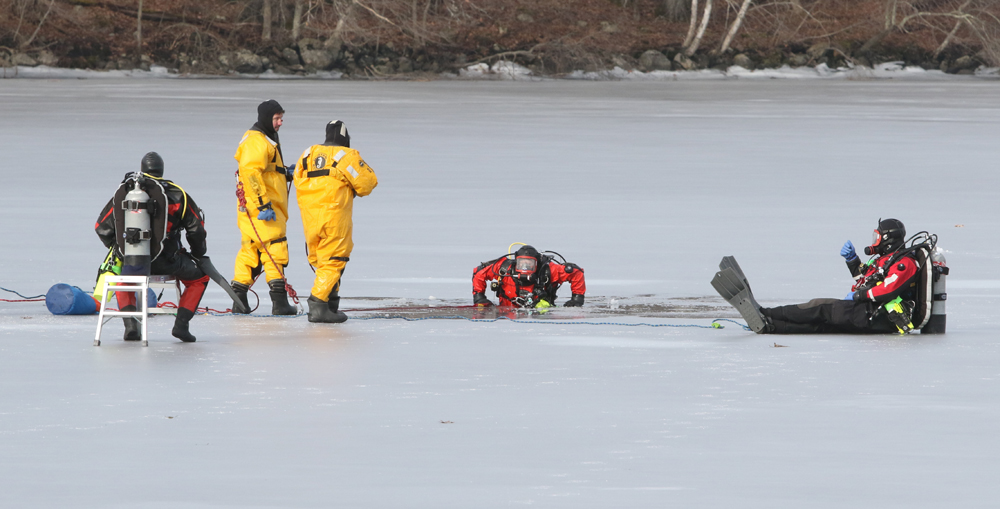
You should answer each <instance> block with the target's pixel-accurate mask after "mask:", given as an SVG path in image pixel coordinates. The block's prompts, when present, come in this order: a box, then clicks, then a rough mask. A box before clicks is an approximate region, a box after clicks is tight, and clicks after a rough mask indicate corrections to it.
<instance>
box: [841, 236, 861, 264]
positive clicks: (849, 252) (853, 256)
mask: <svg viewBox="0 0 1000 509" xmlns="http://www.w3.org/2000/svg"><path fill="white" fill-rule="evenodd" d="M840 256H843V257H844V259H845V260H847V261H852V260H857V259H858V253H857V251H855V250H854V244H852V243H851V241H849V240H848V241H847V242H844V247H842V248H840Z"/></svg>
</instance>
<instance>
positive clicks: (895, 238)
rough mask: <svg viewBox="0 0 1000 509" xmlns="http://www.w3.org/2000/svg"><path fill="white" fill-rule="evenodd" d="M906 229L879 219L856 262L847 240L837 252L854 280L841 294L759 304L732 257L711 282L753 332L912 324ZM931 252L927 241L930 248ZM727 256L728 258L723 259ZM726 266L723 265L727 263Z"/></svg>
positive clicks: (865, 330)
mask: <svg viewBox="0 0 1000 509" xmlns="http://www.w3.org/2000/svg"><path fill="white" fill-rule="evenodd" d="M905 238H906V228H905V227H904V226H903V223H902V221H900V220H898V219H885V220H880V221H879V223H878V227H877V228H875V231H874V232H873V234H872V244H871V245H870V246H867V247H865V250H864V251H865V254H866V255H870V256H872V258H871V259H869V260H868V261H867V262H865V263H861V260H860V259H859V258H858V254H857V252H856V251H855V249H854V244H853V243H851V241H847V242H845V243H844V246H843V247H842V248H841V250H840V255H841V256H843V257H844V260H845V261H846V262H847V267H848V269H850V271H851V275H852V276H854V279H855V284H854V286H853V287H852V288H851V293H850V294H849V295H848V297H847V298H845V299H813V300H811V301H809V302H806V303H804V304H792V305H787V306H778V307H773V308H764V307H760V306H759V305H758V304H757V303H756V301H755V300H754V298H753V294H752V293H751V292H750V286H749V283H747V281H746V277H745V276H744V275H743V271H742V270H741V269H740V268H739V265H738V264H736V262H735V259H732V258H731V257H726V258H724V259H723V263H722V265H720V268H721V269H722V270H721V271H720V272H718V273H717V274H716V276H715V278H714V279H713V280H712V286H714V287H715V289H716V291H718V292H719V294H720V295H722V297H723V298H724V299H726V300H727V301H729V302H730V304H732V305H733V306H734V307H736V309H737V310H739V312H740V314H741V315H743V318H744V319H745V320H747V325H748V326H749V327H750V328H752V329H753V330H754V332H756V333H758V334H815V333H840V334H878V333H891V332H896V331H899V332H900V333H905V332H909V331H910V330H911V329H912V328H913V324H912V323H911V321H910V319H911V312H912V310H913V308H914V301H915V299H916V293H917V288H916V287H917V277H918V272H919V264H918V262H917V258H916V251H917V249H921V248H924V247H926V245H925V244H916V245H912V246H909V247H906V240H905ZM930 250H931V251H933V246H931V248H930ZM727 260H729V261H728V262H727ZM727 266H728V268H727Z"/></svg>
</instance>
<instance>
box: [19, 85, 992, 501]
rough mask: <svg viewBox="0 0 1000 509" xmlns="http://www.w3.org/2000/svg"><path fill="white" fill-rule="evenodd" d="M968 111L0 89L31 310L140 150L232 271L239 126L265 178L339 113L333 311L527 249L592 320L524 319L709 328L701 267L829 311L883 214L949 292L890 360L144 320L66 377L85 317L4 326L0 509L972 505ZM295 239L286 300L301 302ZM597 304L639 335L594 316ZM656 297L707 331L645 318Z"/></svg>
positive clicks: (760, 349)
mask: <svg viewBox="0 0 1000 509" xmlns="http://www.w3.org/2000/svg"><path fill="white" fill-rule="evenodd" d="M995 88H996V84H995V82H993V81H984V80H977V79H974V78H964V79H963V78H955V79H944V80H923V81H911V80H906V81H898V80H864V79H857V80H812V81H808V82H805V81H798V80H770V81H760V80H718V81H711V80H709V81H698V82H692V81H676V82H674V81H658V82H648V81H631V82H607V81H604V82H589V81H576V82H566V81H536V82H475V81H473V82H469V81H461V82H458V81H449V82H431V83H389V82H374V83H360V82H345V81H322V82H319V81H294V82H293V81H282V82H261V81H247V80H241V81H227V80H209V81H200V80H135V79H106V80H99V81H92V80H6V81H0V101H3V104H4V122H3V124H2V126H0V133H2V135H3V139H4V147H5V149H6V151H5V155H6V158H5V160H6V161H7V162H6V163H5V168H6V170H7V171H6V172H5V178H6V179H7V184H6V185H5V186H3V187H2V188H0V198H2V199H0V214H2V215H3V217H4V221H3V225H4V227H3V231H4V233H5V238H7V239H8V248H7V249H6V250H4V251H3V253H2V254H0V260H2V261H3V262H4V266H5V267H7V270H5V271H4V272H3V275H2V277H0V286H3V287H5V288H11V289H16V290H18V291H21V292H22V293H25V294H38V293H44V292H45V290H46V289H48V287H49V286H51V285H52V284H54V283H58V282H63V283H70V284H76V285H79V286H81V287H83V288H84V289H86V290H89V289H90V288H91V285H92V284H93V278H94V275H95V272H96V268H97V265H98V264H99V263H100V261H101V259H102V258H103V255H104V253H103V252H102V251H103V249H102V248H101V245H100V242H99V241H98V239H97V238H96V235H94V234H93V233H92V228H93V222H94V220H95V219H96V216H97V214H98V212H99V211H100V209H101V207H102V206H103V204H104V203H105V202H106V200H107V199H108V197H109V196H110V194H111V193H112V191H113V190H114V188H115V187H116V185H117V182H118V181H119V180H120V178H121V176H122V175H123V174H124V173H125V172H126V171H131V170H133V169H135V168H137V167H138V162H139V160H140V158H141V157H142V155H143V154H144V153H145V152H147V151H150V150H156V151H158V152H159V153H160V154H161V155H163V157H164V159H165V161H166V177H167V178H172V179H175V180H176V181H177V182H178V183H179V184H181V185H182V186H184V188H185V189H186V190H187V191H188V192H190V193H191V195H192V196H193V197H194V199H195V200H196V201H197V203H198V204H199V205H200V206H201V207H202V208H203V209H204V210H205V212H206V215H207V227H208V230H209V239H208V242H209V253H210V254H211V255H212V257H213V260H214V261H215V264H216V266H217V267H219V269H220V270H221V271H222V272H223V274H224V275H227V276H229V275H231V260H232V258H233V256H234V255H235V252H236V250H237V248H238V245H239V234H238V231H237V230H236V227H235V217H234V216H235V213H236V212H235V197H234V195H233V187H234V180H233V171H234V170H235V162H234V161H233V159H232V155H233V153H234V151H235V148H236V144H237V142H238V141H239V139H240V137H241V135H242V133H243V132H244V130H246V129H247V128H248V127H249V126H250V125H251V124H252V123H253V121H254V118H255V114H254V111H255V107H256V105H257V103H259V102H260V101H262V100H264V99H268V98H274V99H277V100H278V101H280V102H281V103H282V105H283V106H284V107H285V109H286V111H287V113H286V123H285V126H284V127H283V128H282V130H281V140H282V144H283V147H284V154H285V156H286V158H287V159H288V160H292V159H293V158H295V157H296V156H297V155H298V154H300V153H301V152H302V150H304V149H305V148H306V147H307V146H309V145H310V144H313V143H319V142H321V141H322V139H323V127H324V125H325V123H326V122H327V121H329V120H333V119H338V118H339V119H342V120H344V121H345V122H346V123H347V125H348V127H349V129H350V131H351V135H352V142H353V145H354V147H355V148H357V149H359V150H360V151H361V154H362V155H363V157H364V158H365V160H366V161H367V162H368V163H370V164H371V166H372V167H373V168H374V169H375V171H376V172H377V173H378V176H379V187H378V188H377V189H376V190H375V192H374V193H373V194H372V195H371V196H370V197H365V198H362V199H359V200H357V201H356V204H355V210H354V219H355V243H356V246H357V247H356V249H355V251H354V253H353V254H352V256H351V262H350V264H349V266H348V270H347V272H346V274H345V280H344V283H343V289H342V293H343V295H344V296H345V307H349V308H351V309H357V308H364V307H374V306H376V305H381V304H376V303H381V302H383V301H382V300H378V299H376V300H371V299H364V298H363V297H377V298H382V299H384V301H385V302H388V303H390V304H393V303H399V304H401V305H402V304H406V303H413V302H417V303H422V304H428V303H432V302H442V304H443V305H449V304H461V303H468V302H469V300H470V294H471V292H470V285H469V277H470V275H471V270H472V268H473V267H475V266H476V265H477V264H478V263H479V262H481V261H486V260H489V259H492V258H495V257H496V256H499V255H500V254H503V253H504V252H506V250H507V246H508V245H509V244H510V243H511V242H529V243H532V244H534V245H535V246H536V247H539V248H542V249H552V250H555V251H558V252H560V253H562V254H563V255H565V256H566V257H567V258H568V259H570V260H571V261H573V262H576V263H578V264H579V265H581V266H582V267H584V268H585V270H586V274H587V277H588V305H587V306H586V307H585V308H584V310H583V311H581V312H579V313H577V312H571V311H569V310H563V309H560V310H557V311H556V312H555V314H554V315H552V317H553V318H558V319H565V320H567V321H574V320H575V321H581V320H586V321H609V322H619V321H622V320H632V321H643V322H646V323H651V324H671V325H682V324H696V325H707V324H708V323H709V322H710V319H711V315H712V312H711V311H712V306H716V307H719V308H720V309H725V308H724V307H721V301H720V300H719V299H717V298H716V297H715V296H714V295H713V291H712V289H711V287H710V285H709V280H710V279H711V277H712V274H713V273H714V271H715V269H716V265H717V263H718V260H719V259H720V258H721V257H722V256H723V255H729V254H733V255H735V256H736V257H737V258H738V259H739V260H740V263H741V265H742V267H743V269H744V270H745V272H746V273H747V276H748V277H749V278H750V280H751V282H752V284H753V288H754V290H755V293H756V294H757V295H758V297H759V300H761V301H762V302H763V303H765V304H778V303H793V302H799V301H802V300H806V299H809V298H813V297H821V296H823V297H826V296H834V297H839V296H842V295H843V294H844V293H846V289H847V288H849V286H850V278H849V275H848V274H847V271H846V269H845V268H844V266H843V263H842V260H841V258H840V257H839V256H838V254H837V253H838V251H839V248H840V245H841V244H842V243H843V242H844V241H845V240H847V239H853V240H854V242H855V244H856V245H859V246H860V245H863V244H864V243H865V241H866V240H867V239H868V238H869V236H870V232H871V229H872V228H873V227H874V225H875V224H876V221H877V219H878V218H879V217H890V216H891V217H898V218H900V219H902V220H903V221H904V222H905V223H906V225H907V227H908V229H909V230H910V231H911V232H916V231H919V230H928V231H931V232H935V233H937V234H939V235H940V238H941V241H940V243H941V245H942V247H944V249H946V255H947V257H948V262H949V265H950V266H951V267H952V276H951V278H950V280H949V286H950V287H952V288H953V291H952V292H951V295H950V298H949V301H948V311H949V315H950V316H949V318H948V322H949V333H948V334H947V335H945V336H940V337H934V336H923V337H921V336H911V337H909V338H906V339H900V338H895V337H861V338H859V337H847V336H830V337H804V336H799V337H794V336H793V337H776V336H756V335H753V334H751V333H747V332H745V331H743V330H741V329H739V328H738V327H736V326H735V325H732V324H730V325H729V326H727V327H726V328H725V329H721V330H718V329H700V328H668V327H660V328H652V327H626V326H621V325H560V324H522V323H512V322H507V321H501V322H496V323H471V322H468V321H464V320H449V321H444V320H424V321H416V322H404V321H401V320H360V319H358V318H361V317H363V316H364V314H363V313H360V312H352V315H353V316H354V317H355V319H354V320H351V321H348V322H347V323H346V324H344V325H342V326H337V327H328V326H318V325H311V324H309V323H308V322H307V321H306V320H305V319H304V318H303V317H299V318H288V319H278V318H260V317H238V318H234V317H224V316H199V317H196V318H195V320H194V321H193V322H192V332H193V333H194V334H196V335H197V336H198V342H197V343H194V344H181V343H179V342H176V341H175V340H173V339H172V338H170V337H169V328H170V320H169V319H168V318H166V317H157V318H155V319H154V320H153V321H152V322H151V331H152V332H151V340H150V346H149V347H148V348H142V347H141V346H139V345H135V344H125V343H124V342H122V341H120V339H119V337H120V336H119V335H120V333H121V325H120V324H118V323H113V324H111V325H109V327H108V330H107V332H106V333H105V334H106V335H105V343H104V346H101V347H99V348H95V347H93V346H91V342H92V338H93V333H94V328H95V326H96V319H95V318H94V317H54V316H52V315H49V314H48V313H47V312H46V311H45V308H44V306H42V305H41V304H39V303H32V304H13V303H3V304H0V397H2V401H3V402H4V405H3V408H2V409H0V437H2V438H0V457H3V458H4V461H3V462H2V463H0V478H2V479H4V489H3V490H0V506H10V507H24V506H32V507H57V506H58V507H65V506H73V507H116V506H120V507H172V508H173V507H248V506H249V507H329V506H337V507H434V508H440V507H456V508H457V507H462V508H465V507H509V506H518V505H537V506H542V507H574V508H578V507H609V506H620V507H664V506H679V507H789V508H791V507H795V508H798V507H804V506H806V507H880V508H882V507H940V506H943V505H961V506H963V507H987V506H990V505H992V504H993V503H994V501H995V498H996V497H995V490H994V488H993V484H994V481H993V480H994V479H995V478H996V477H997V475H998V474H1000V460H998V457H1000V455H998V452H1000V451H998V450H997V449H998V446H997V444H998V442H997V440H995V438H994V435H995V430H996V426H997V422H998V410H997V406H996V401H997V398H998V396H1000V386H998V383H1000V368H998V367H997V366H1000V362H998V360H1000V356H998V351H997V350H998V349H997V345H996V342H995V341H994V336H995V334H994V333H993V331H994V330H995V327H996V326H997V325H1000V323H998V322H1000V320H998V319H997V314H996V312H995V308H996V304H997V302H998V298H1000V295H998V294H997V289H996V281H1000V269H998V267H997V260H998V259H1000V255H997V252H998V247H1000V242H998V240H997V237H996V232H997V231H998V230H1000V224H998V212H1000V209H998V207H997V205H996V204H997V203H998V191H997V189H998V186H997V177H996V176H995V175H996V173H995V171H994V166H995V161H996V160H997V158H998V155H1000V154H998V152H1000V149H998V148H997V144H996V143H995V139H996V135H997V134H998V132H1000V131H998V126H1000V120H998V119H1000V116H998V114H997V113H998V110H1000V96H998V95H997V94H996V93H995ZM293 201H294V198H293ZM292 216H293V219H292V220H291V221H290V224H289V238H290V247H291V250H292V260H293V261H292V264H291V265H290V266H289V268H288V275H289V278H290V280H291V282H292V283H293V285H295V287H296V288H297V289H298V290H299V291H300V292H301V293H303V294H307V293H308V289H309V286H310V284H311V280H312V273H311V272H310V270H309V268H308V267H307V265H306V264H305V261H304V255H303V247H302V244H303V240H302V230H301V223H300V221H299V219H298V218H297V211H296V208H295V207H294V206H293V207H292ZM257 290H258V291H260V292H262V293H263V292H264V291H265V290H264V288H263V285H258V288H257ZM563 292H564V294H568V289H564V290H563ZM432 296H433V297H434V299H433V300H431V299H430V297H432ZM5 297H11V296H10V295H5ZM612 298H615V299H616V303H620V304H615V305H625V306H628V305H636V306H639V305H642V306H646V307H641V308H640V307H636V308H627V309H636V310H639V311H636V312H635V313H637V314H634V315H630V316H624V317H622V316H617V315H615V314H613V313H612V312H611V310H612V309H613V305H612V303H611V299H612ZM617 299H621V300H620V301H618V300H617ZM685 299H690V301H691V302H693V303H695V304H691V306H695V305H697V306H705V307H700V308H698V310H699V311H698V312H697V313H693V314H691V315H690V316H689V317H687V316H688V315H684V316H685V317H682V316H681V315H672V314H670V309H671V308H670V307H669V305H673V304H677V303H683V302H687V300H685ZM266 300H267V299H266V297H265V304H266ZM203 304H207V305H209V306H212V307H216V308H219V307H224V306H226V302H225V298H224V294H223V293H222V292H221V290H219V289H217V288H212V289H210V290H209V293H208V294H206V298H205V300H204V301H203ZM656 306H659V307H656ZM265 307H266V306H265ZM619 309H626V308H622V307H619ZM654 310H658V311H657V312H653V311H654ZM726 312H728V313H730V314H729V315H728V316H733V315H732V313H731V311H720V313H719V315H720V316H722V315H725V314H726ZM643 313H645V315H648V316H645V315H643ZM706 315H707V316H706ZM552 321H556V320H552ZM777 345H783V346H785V347H778V346H777Z"/></svg>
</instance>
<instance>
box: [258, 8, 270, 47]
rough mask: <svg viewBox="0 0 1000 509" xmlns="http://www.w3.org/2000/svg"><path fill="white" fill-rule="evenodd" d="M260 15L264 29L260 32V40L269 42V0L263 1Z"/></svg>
mask: <svg viewBox="0 0 1000 509" xmlns="http://www.w3.org/2000/svg"><path fill="white" fill-rule="evenodd" d="M261 15H262V16H263V18H264V21H263V25H264V28H263V30H262V31H261V36H260V37H261V39H264V40H265V41H270V40H271V0H264V6H263V7H262V8H261Z"/></svg>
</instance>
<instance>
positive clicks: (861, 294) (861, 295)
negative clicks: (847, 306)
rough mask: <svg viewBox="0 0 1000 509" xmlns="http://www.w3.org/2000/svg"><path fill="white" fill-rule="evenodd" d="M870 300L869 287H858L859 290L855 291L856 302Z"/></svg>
mask: <svg viewBox="0 0 1000 509" xmlns="http://www.w3.org/2000/svg"><path fill="white" fill-rule="evenodd" d="M866 300H868V289H867V288H858V291H856V292H854V302H862V301H866Z"/></svg>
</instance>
